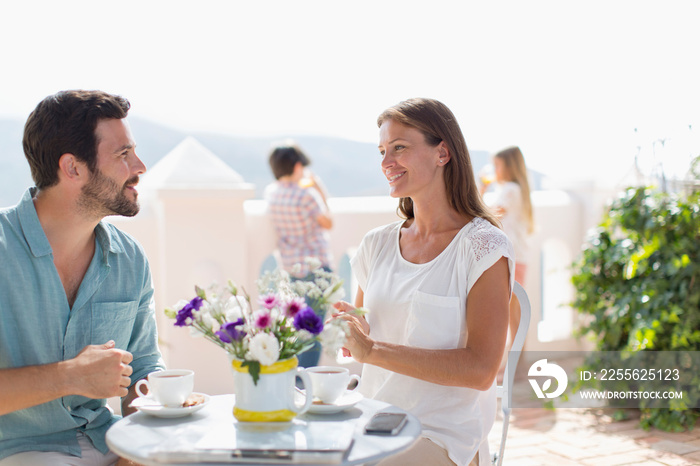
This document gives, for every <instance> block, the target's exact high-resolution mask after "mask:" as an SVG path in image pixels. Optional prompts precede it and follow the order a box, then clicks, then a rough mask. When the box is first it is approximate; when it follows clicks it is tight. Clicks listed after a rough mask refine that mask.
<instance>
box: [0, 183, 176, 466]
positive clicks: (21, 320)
mask: <svg viewBox="0 0 700 466" xmlns="http://www.w3.org/2000/svg"><path fill="white" fill-rule="evenodd" d="M35 192H36V190H35V188H32V189H29V190H27V192H26V193H25V194H24V196H23V197H22V200H21V201H20V203H19V204H18V205H17V206H15V207H11V208H8V209H3V210H0V369H6V368H14V367H24V366H33V365H40V364H49V363H55V362H58V361H64V360H67V359H71V358H73V357H75V356H76V355H77V354H78V353H79V352H80V351H81V350H82V349H83V348H84V347H85V346H86V345H101V344H104V343H106V342H107V341H109V340H114V341H115V343H116V347H117V348H119V349H123V350H126V351H129V352H130V353H132V354H133V356H134V360H133V362H132V363H131V366H132V367H133V369H134V372H133V374H132V376H131V380H132V383H135V382H136V381H138V380H139V379H141V378H144V377H145V376H146V375H148V374H149V373H150V372H153V371H154V370H158V369H162V368H163V362H162V358H161V354H160V351H159V349H158V336H157V331H156V320H155V312H154V308H155V306H154V301H153V284H152V280H151V273H150V269H149V266H148V261H147V259H146V256H145V254H144V252H143V250H142V249H141V246H140V245H139V244H138V243H137V242H136V241H134V239H132V238H131V237H130V236H128V235H126V234H125V233H123V232H121V231H119V230H118V229H117V228H116V227H114V226H112V225H110V224H108V223H105V222H101V223H100V224H98V225H97V227H96V228H95V236H96V239H95V255H94V256H93V258H92V261H91V263H90V265H89V267H88V269H87V272H86V273H85V276H84V277H83V280H82V283H81V284H80V288H79V290H78V294H77V296H76V299H75V303H74V304H73V307H72V308H71V307H70V306H69V304H68V300H67V298H66V293H65V291H64V288H63V284H62V283H61V280H60V278H59V276H58V271H57V270H56V267H55V265H54V263H53V253H52V250H51V245H50V244H49V241H48V239H47V238H46V235H45V234H44V230H43V229H42V227H41V224H40V223H39V218H38V216H37V213H36V209H35V208H34V203H33V200H32V197H33V194H34V193H35ZM0 377H2V375H1V374H0ZM0 403H2V400H0ZM117 419H118V418H117V417H116V416H115V415H113V414H112V412H111V411H110V410H109V408H108V407H107V406H106V400H104V399H97V400H96V399H90V398H86V397H83V396H77V395H71V396H66V397H63V398H59V399H56V400H53V401H50V402H48V403H44V404H41V405H37V406H33V407H31V408H27V409H22V410H19V411H15V412H12V413H9V414H6V415H4V416H0V459H2V458H4V457H7V456H10V455H12V454H15V453H19V452H22V451H30V450H34V451H60V452H64V453H68V454H72V455H76V456H80V447H79V445H78V441H77V437H76V432H77V431H84V432H85V434H86V435H88V436H89V437H90V439H91V440H92V442H93V444H94V445H95V447H96V448H98V449H99V450H100V451H102V452H103V453H104V452H107V450H108V448H107V445H106V443H105V432H106V431H107V429H108V428H109V426H110V425H111V424H112V423H113V422H115V421H116V420H117Z"/></svg>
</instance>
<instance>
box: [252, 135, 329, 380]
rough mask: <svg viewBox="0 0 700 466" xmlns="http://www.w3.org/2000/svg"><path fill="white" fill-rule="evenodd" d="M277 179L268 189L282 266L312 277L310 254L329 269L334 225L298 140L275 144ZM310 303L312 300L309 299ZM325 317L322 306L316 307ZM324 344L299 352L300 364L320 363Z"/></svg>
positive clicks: (273, 158)
mask: <svg viewBox="0 0 700 466" xmlns="http://www.w3.org/2000/svg"><path fill="white" fill-rule="evenodd" d="M269 163H270V168H271V169H272V174H273V175H274V177H275V179H276V180H277V181H275V182H274V183H272V184H271V185H269V186H268V187H267V188H266V190H265V200H266V201H267V203H268V212H269V214H270V217H271V219H272V224H273V225H274V228H275V232H276V233H277V248H278V250H279V252H280V256H281V258H282V266H283V267H284V269H285V270H286V271H287V272H289V274H290V275H291V276H292V278H293V279H297V280H304V279H311V277H310V276H309V274H310V270H309V267H308V262H307V260H306V259H307V258H314V259H316V260H318V261H320V263H321V266H322V267H323V268H325V269H326V270H328V271H330V270H331V268H330V266H331V255H330V251H329V248H328V239H327V237H326V233H325V231H324V230H328V229H330V228H331V227H332V226H333V220H332V218H331V216H330V211H329V209H328V204H327V201H326V197H327V196H326V192H325V189H323V187H322V184H321V182H320V180H319V179H318V177H317V176H316V175H314V174H313V173H312V172H311V171H310V170H309V169H308V168H307V167H308V166H309V165H310V164H311V162H310V160H309V158H308V157H307V156H306V154H304V152H302V150H301V149H300V148H299V147H298V146H297V145H295V144H293V143H289V144H285V145H280V146H277V147H275V148H274V149H273V150H272V152H271V153H270V157H269ZM309 304H310V305H311V307H314V306H313V303H309ZM314 311H316V313H317V314H318V315H319V316H320V317H321V318H324V315H323V313H324V311H323V310H322V309H314ZM320 357H321V345H320V344H319V343H316V344H315V345H314V347H313V348H312V349H310V350H308V351H305V352H304V353H302V354H300V355H299V365H300V366H301V367H311V366H315V365H317V364H318V361H319V359H320Z"/></svg>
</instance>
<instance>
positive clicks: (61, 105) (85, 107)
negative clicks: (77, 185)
mask: <svg viewBox="0 0 700 466" xmlns="http://www.w3.org/2000/svg"><path fill="white" fill-rule="evenodd" d="M130 107H131V105H130V104H129V101H128V100H126V99H125V98H123V97H121V96H117V95H112V94H108V93H106V92H102V91H83V90H74V91H61V92H58V93H56V94H54V95H50V96H48V97H46V98H45V99H44V100H42V101H41V102H39V105H37V106H36V108H35V109H34V111H33V112H32V113H31V114H30V115H29V118H27V123H26V124H25V125H24V138H23V139H22V145H23V147H24V155H25V156H26V157H27V161H28V162H29V167H30V168H31V171H32V178H33V179H34V183H35V184H36V186H37V188H39V189H44V188H48V187H51V186H53V185H55V184H56V183H58V161H59V159H60V158H61V156H62V155H63V154H66V153H70V154H73V155H75V156H76V157H77V158H78V160H80V161H82V162H84V163H86V164H87V167H88V169H89V170H90V172H94V171H95V167H96V165H97V145H98V144H99V142H100V141H98V140H97V137H96V135H95V128H96V127H97V124H98V123H99V121H100V120H106V119H122V118H126V115H127V113H128V112H129V108H130Z"/></svg>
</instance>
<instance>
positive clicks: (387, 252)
mask: <svg viewBox="0 0 700 466" xmlns="http://www.w3.org/2000/svg"><path fill="white" fill-rule="evenodd" d="M377 123H378V126H379V128H380V129H379V152H380V154H381V155H382V160H381V170H382V173H383V174H384V176H385V177H386V179H387V181H388V183H389V187H390V190H391V196H392V197H396V198H400V200H399V211H400V214H401V215H402V216H403V217H404V220H401V221H398V222H395V223H392V224H389V225H386V226H383V227H379V228H376V229H374V230H372V231H370V232H369V233H367V235H366V236H365V237H364V239H363V240H362V243H361V244H360V247H359V249H358V251H357V254H356V255H355V256H354V258H353V259H352V262H351V264H352V269H353V272H354V274H355V276H356V278H357V281H358V284H359V287H358V289H357V294H356V298H355V304H354V306H353V305H351V304H349V303H347V302H343V301H341V302H339V303H336V304H335V307H336V309H337V311H338V312H337V313H336V314H334V317H335V318H339V319H344V320H345V321H347V322H348V325H349V331H350V333H349V336H348V339H347V342H346V348H345V350H346V352H347V353H349V355H351V356H352V357H353V358H354V359H355V360H357V361H359V362H361V363H364V367H363V371H362V385H361V387H360V390H361V391H362V393H363V394H364V395H365V396H367V397H370V398H373V399H377V400H381V401H385V402H388V403H391V404H394V405H396V406H399V407H401V408H403V409H405V410H407V411H409V412H411V413H412V414H414V415H415V416H417V417H418V418H419V419H420V421H421V423H422V425H423V432H422V437H421V439H420V440H419V441H418V442H417V443H416V444H415V445H414V446H413V447H411V448H410V449H409V450H407V451H406V452H404V453H401V454H399V455H396V456H394V457H391V458H388V459H386V460H383V461H381V462H380V463H379V464H380V465H382V466H384V465H402V466H403V465H425V464H430V465H431V466H435V465H453V464H458V465H467V464H479V462H481V464H482V465H487V464H490V458H489V451H488V441H487V437H488V433H489V431H490V430H491V426H492V425H493V423H494V420H495V417H496V387H495V378H496V374H497V371H498V368H499V364H500V361H501V358H502V356H503V352H504V348H505V342H506V334H507V329H508V302H509V299H510V296H511V291H512V287H513V267H514V254H513V249H512V246H511V244H510V241H509V240H508V238H507V237H506V235H505V234H504V233H503V232H502V231H501V230H500V229H499V227H498V222H497V220H496V219H495V218H494V217H493V216H492V214H491V213H490V212H489V210H488V208H487V207H486V206H485V205H484V204H483V203H482V200H481V196H480V195H479V191H478V189H477V186H476V183H475V181H474V173H473V170H472V165H471V161H470V157H469V152H468V150H467V145H466V143H465V141H464V136H463V135H462V131H461V129H460V127H459V125H458V123H457V120H456V119H455V116H454V115H453V114H452V112H451V111H450V110H449V109H448V108H447V107H446V106H445V105H444V104H442V103H440V102H438V101H436V100H432V99H410V100H407V101H404V102H401V103H399V104H397V105H395V106H393V107H390V108H389V109H387V110H385V111H384V112H383V113H382V114H381V115H380V116H379V118H378V121H377ZM359 307H364V308H365V309H366V311H367V312H368V313H367V317H366V319H365V318H363V317H360V314H359V313H357V312H356V308H359ZM370 330H371V331H370Z"/></svg>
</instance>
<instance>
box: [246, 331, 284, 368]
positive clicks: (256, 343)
mask: <svg viewBox="0 0 700 466" xmlns="http://www.w3.org/2000/svg"><path fill="white" fill-rule="evenodd" d="M250 355H251V357H252V359H255V360H256V361H259V362H260V364H262V365H264V366H269V365H270V364H274V363H275V362H277V359H278V358H279V357H280V344H279V342H278V341H277V338H276V337H275V336H274V335H272V334H270V333H258V334H257V335H255V336H254V337H253V338H251V339H250Z"/></svg>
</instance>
